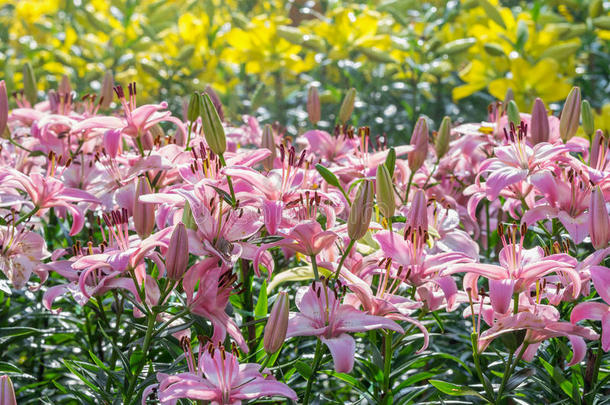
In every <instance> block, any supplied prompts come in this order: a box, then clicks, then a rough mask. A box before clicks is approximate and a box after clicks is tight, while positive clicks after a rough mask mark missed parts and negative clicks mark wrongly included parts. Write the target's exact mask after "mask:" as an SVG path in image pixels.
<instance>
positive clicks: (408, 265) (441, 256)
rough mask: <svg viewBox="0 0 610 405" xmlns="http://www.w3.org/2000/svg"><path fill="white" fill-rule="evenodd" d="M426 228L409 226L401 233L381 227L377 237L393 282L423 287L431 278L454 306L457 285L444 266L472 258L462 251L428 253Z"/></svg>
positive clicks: (449, 303)
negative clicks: (445, 272)
mask: <svg viewBox="0 0 610 405" xmlns="http://www.w3.org/2000/svg"><path fill="white" fill-rule="evenodd" d="M427 237H428V236H427V231H425V232H423V231H421V230H419V231H416V230H409V229H407V230H406V232H405V237H402V236H400V235H398V234H396V233H394V232H392V231H381V232H378V233H376V234H375V236H374V238H375V240H376V241H377V243H379V246H380V247H381V251H382V254H383V258H384V262H385V263H386V267H387V271H386V272H387V273H388V275H389V277H390V278H391V279H393V280H394V281H392V283H395V282H398V283H399V284H400V283H401V282H403V283H408V284H410V285H412V286H415V287H420V286H422V285H424V284H426V283H429V282H432V283H434V284H436V285H437V286H438V287H440V288H441V289H442V290H443V292H444V293H445V297H446V300H447V307H448V308H449V309H450V310H451V309H453V308H454V307H455V298H456V294H457V286H456V284H455V280H453V278H451V277H450V276H448V275H445V274H441V270H442V269H444V268H447V266H450V265H452V264H455V263H464V262H470V261H472V259H470V258H469V257H468V256H466V255H465V254H463V253H460V252H449V253H437V254H428V253H427V252H426V250H425V244H426V241H427Z"/></svg>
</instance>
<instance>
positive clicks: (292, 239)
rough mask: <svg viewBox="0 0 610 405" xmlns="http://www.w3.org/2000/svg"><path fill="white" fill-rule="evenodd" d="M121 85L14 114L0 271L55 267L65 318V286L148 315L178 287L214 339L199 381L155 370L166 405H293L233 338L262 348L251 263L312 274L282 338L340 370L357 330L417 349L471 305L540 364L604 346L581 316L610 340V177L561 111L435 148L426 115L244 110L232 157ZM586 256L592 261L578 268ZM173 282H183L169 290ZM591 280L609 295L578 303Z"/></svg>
mask: <svg viewBox="0 0 610 405" xmlns="http://www.w3.org/2000/svg"><path fill="white" fill-rule="evenodd" d="M115 91H116V95H117V97H118V101H119V105H120V107H121V109H119V110H117V111H112V112H110V111H104V112H101V111H99V109H98V104H96V103H95V100H94V98H93V97H86V98H84V100H83V101H82V102H78V103H76V102H73V100H72V97H71V96H70V94H57V93H51V94H50V97H49V99H48V101H45V102H41V103H39V104H37V105H35V106H30V105H29V104H28V103H27V102H26V101H24V100H23V99H19V108H16V109H13V110H12V111H10V113H9V114H8V115H7V119H6V122H7V124H6V125H7V127H8V129H7V130H6V131H7V132H8V136H4V137H2V139H1V151H0V166H1V170H0V179H1V181H0V206H1V207H2V208H1V209H2V211H3V214H4V217H3V218H4V219H3V221H2V225H1V226H0V270H2V272H3V273H4V274H5V276H6V277H7V278H8V279H9V280H10V282H11V283H12V285H13V286H14V287H15V288H23V287H24V286H26V283H27V282H28V280H29V279H30V276H31V274H32V273H33V272H35V273H36V274H37V275H38V276H39V278H40V282H41V283H40V284H42V283H44V282H45V280H46V279H47V278H48V275H49V273H51V272H55V273H56V274H57V275H58V276H59V278H61V279H63V280H65V281H64V282H63V283H62V284H55V285H52V286H49V287H48V288H47V287H44V288H46V293H45V296H44V305H45V306H46V307H47V308H48V309H49V310H54V311H59V310H60V308H61V302H58V303H56V301H57V300H58V299H59V298H60V297H62V298H63V299H64V300H65V299H70V297H71V298H72V299H73V300H75V301H76V302H77V303H78V304H80V305H84V304H86V303H87V302H88V300H90V299H91V298H92V297H95V296H102V295H104V294H105V293H106V292H108V291H110V290H117V289H118V290H122V291H124V292H125V294H129V295H130V296H132V297H133V299H134V301H135V303H136V304H139V305H142V306H144V307H152V306H155V305H162V304H163V303H164V302H166V301H167V300H169V299H171V294H175V295H180V296H183V297H184V298H183V299H184V302H185V303H186V305H187V307H188V310H189V311H190V313H191V314H196V315H199V316H201V317H203V318H205V319H207V320H208V321H209V322H210V324H211V325H212V327H213V333H212V336H210V337H209V340H210V343H206V344H205V345H204V344H203V343H201V345H200V348H199V352H198V353H197V354H196V357H197V361H195V360H194V357H195V354H193V353H192V351H191V348H190V343H189V344H188V345H185V350H186V353H187V354H186V357H187V363H188V367H189V369H188V372H185V373H181V374H176V375H171V376H170V375H167V374H163V373H159V374H158V381H159V384H158V385H156V386H155V387H154V391H155V392H156V395H157V397H158V398H159V399H160V400H161V401H162V403H168V404H173V403H176V401H177V399H179V398H191V399H196V400H210V401H215V402H214V403H236V402H239V401H240V400H246V399H253V398H257V397H260V396H273V395H277V396H284V397H287V398H291V399H294V400H296V394H295V392H294V391H293V390H291V389H290V388H288V387H287V386H285V385H284V384H283V383H280V382H278V381H276V380H275V379H274V378H273V377H272V376H271V373H270V371H269V370H268V369H260V370H259V368H258V365H253V364H241V365H240V364H239V363H238V356H237V355H236V354H234V353H231V351H225V349H224V348H223V346H222V345H223V344H224V345H226V344H227V341H228V340H231V341H233V342H234V343H235V344H236V345H237V346H238V347H239V349H240V350H241V351H242V352H244V353H245V352H247V351H248V350H249V346H248V342H247V341H246V339H245V338H244V336H243V335H242V330H241V329H240V325H241V324H243V323H244V320H243V319H241V317H240V316H238V315H235V316H230V315H229V314H228V313H227V310H226V308H227V305H228V303H229V299H230V297H231V295H233V294H238V293H239V291H238V289H237V288H236V284H237V282H238V279H239V277H240V275H239V274H238V273H237V272H236V270H235V269H237V268H238V267H239V266H250V265H251V266H252V270H253V272H254V273H255V274H256V276H257V277H259V278H260V279H261V281H262V279H263V278H264V277H267V278H269V279H272V278H273V277H275V276H276V275H277V274H281V273H282V272H287V273H290V272H291V271H292V270H294V269H295V268H302V267H305V268H306V269H307V271H306V272H305V273H306V277H304V278H305V279H313V278H314V277H315V278H316V280H314V281H313V282H311V284H309V285H306V286H302V287H301V288H300V289H298V291H297V292H296V294H295V295H294V296H293V297H292V302H294V303H295V304H296V308H297V309H298V312H294V313H291V314H290V319H289V321H288V322H287V324H286V325H287V326H286V327H287V332H286V334H285V336H286V338H291V337H295V336H316V337H319V339H320V340H321V342H322V343H324V344H325V345H326V346H327V347H328V348H329V349H330V353H331V355H332V357H333V360H334V367H335V369H336V371H337V372H350V371H351V370H352V368H353V366H354V359H355V353H356V341H355V340H354V337H353V336H352V335H351V334H353V333H359V332H366V331H370V330H373V329H382V330H385V331H387V332H384V333H389V331H393V332H396V333H399V334H402V333H405V330H407V328H406V326H409V328H408V330H409V331H411V330H413V328H411V326H413V327H415V328H417V329H418V330H419V331H420V332H421V333H422V335H421V338H422V339H423V345H422V346H421V349H420V351H423V350H425V349H426V347H427V345H428V339H429V337H428V332H427V330H426V326H425V324H424V323H422V322H421V320H420V319H418V318H417V317H415V316H414V314H426V313H429V312H433V311H439V310H444V311H453V310H455V309H456V308H458V307H459V306H460V305H461V304H464V308H465V309H464V316H465V317H467V318H472V322H473V328H474V331H475V333H476V334H477V335H478V349H479V350H480V351H483V350H484V349H485V348H486V347H487V346H488V345H489V344H490V343H491V342H492V341H493V340H494V339H495V338H497V337H499V336H501V335H504V334H509V333H514V332H516V331H524V332H525V333H524V334H523V336H522V337H521V339H520V341H519V342H518V343H519V345H520V347H521V349H520V350H521V351H522V353H521V355H522V356H523V358H524V359H526V360H528V359H532V358H533V357H534V355H535V353H536V351H537V349H538V347H539V346H540V344H541V343H542V342H544V341H545V340H547V339H550V338H554V337H559V336H565V337H567V338H568V339H569V340H570V342H571V344H572V347H573V351H574V355H573V357H572V359H571V361H570V364H576V363H578V362H580V361H581V360H582V359H583V357H584V354H585V348H586V342H585V340H592V339H597V338H598V335H597V334H596V333H595V332H594V331H593V330H592V329H590V328H587V327H584V326H580V325H577V324H576V322H578V321H580V320H582V319H586V318H588V319H594V320H601V321H602V325H603V328H604V332H603V348H604V350H608V349H610V277H609V276H608V274H610V269H608V268H605V267H603V266H601V265H600V263H602V261H603V260H604V259H605V257H606V256H607V254H608V253H610V250H609V248H608V242H609V240H610V220H609V218H608V211H607V205H608V201H610V169H609V168H608V153H607V152H608V141H607V136H606V137H605V136H604V134H602V133H601V131H598V132H597V133H596V134H595V136H594V138H593V139H592V141H591V142H589V141H587V140H586V139H584V138H574V137H572V138H570V139H569V140H568V141H567V142H565V143H564V141H562V139H565V137H564V136H563V134H561V133H560V125H559V119H558V118H556V117H553V116H547V115H546V113H545V114H544V115H543V118H542V119H544V120H546V121H545V122H543V123H541V122H539V120H540V119H541V118H540V114H538V115H536V118H535V119H534V117H532V116H530V115H527V114H522V115H521V117H520V122H518V123H517V122H511V121H510V120H509V119H508V117H507V116H506V115H504V114H499V113H495V112H494V113H493V114H492V115H491V116H490V120H489V121H490V122H486V123H482V124H464V125H460V126H458V127H456V128H453V129H451V131H449V132H448V133H447V134H443V133H439V134H435V140H436V144H434V143H432V142H431V140H432V137H431V136H430V134H429V131H428V126H427V123H426V121H425V120H424V119H421V120H420V121H419V122H418V125H417V126H416V128H415V131H414V134H413V136H412V142H411V145H406V146H398V147H396V148H392V149H389V148H388V147H387V146H386V145H385V143H384V142H383V138H376V137H375V136H372V135H370V133H369V131H368V129H367V128H360V129H357V130H356V129H354V128H352V127H350V126H347V125H340V126H337V128H336V130H335V131H334V133H332V134H331V133H328V132H325V131H322V130H318V129H312V130H309V131H307V132H305V133H303V134H301V135H299V136H298V137H296V138H294V139H292V140H291V139H290V138H289V137H287V136H284V135H283V133H282V130H281V129H280V128H278V127H274V128H272V127H266V128H264V129H261V128H260V127H259V123H258V121H257V120H256V119H255V118H253V117H245V119H244V121H245V123H244V124H243V125H242V126H241V127H238V128H235V127H231V126H230V125H229V124H227V123H223V131H224V133H226V150H224V151H222V152H221V153H215V152H214V150H213V149H216V148H217V146H215V144H212V143H211V142H210V136H214V134H211V133H209V132H210V131H209V130H208V129H207V127H206V120H205V117H204V118H199V117H197V118H195V119H193V120H192V121H188V120H187V119H186V117H184V120H182V119H180V118H178V117H175V116H173V115H172V114H171V113H170V112H169V111H168V110H167V104H166V103H161V104H158V105H144V106H140V107H137V106H136V86H135V84H131V85H130V86H129V87H128V95H127V96H126V95H125V94H124V90H123V89H122V88H121V87H120V86H117V87H115ZM206 97H207V96H206ZM0 101H1V100H0ZM215 108H218V107H215ZM537 108H540V106H539V105H538V107H537ZM160 124H162V126H161V125H160ZM532 128H535V130H536V132H535V133H533V131H532ZM204 130H206V131H208V133H204ZM3 131H5V129H4V128H3V127H2V126H0V133H2V132H3ZM223 136H224V134H223ZM187 143H188V144H187ZM316 165H321V166H322V168H321V169H316V167H317V166H316ZM318 167H319V166H318ZM386 173H387V174H386ZM383 176H389V178H390V180H391V181H390V183H389V184H390V187H389V190H388V189H387V187H386V186H384V185H382V183H381V180H380V179H383V178H384V177H383ZM363 180H375V184H376V192H375V195H376V198H375V201H369V203H370V204H360V203H358V204H357V201H356V199H357V198H361V196H362V198H365V196H366V195H367V194H366V193H360V194H358V189H359V185H360V184H365V183H363ZM352 207H358V209H360V210H362V212H361V213H360V212H356V213H355V214H352V213H351V211H352V209H351V208H352ZM50 209H53V213H54V214H53V215H54V216H55V217H53V218H54V219H53V220H59V221H60V222H61V225H62V226H63V227H64V228H65V229H66V238H67V240H70V241H71V242H69V243H71V245H70V246H69V247H67V248H59V249H56V250H54V251H52V252H49V251H48V250H47V246H46V244H45V241H44V239H43V236H41V232H42V230H43V229H44V227H45V224H47V223H48V222H49V221H51V217H50ZM366 211H372V216H371V215H367V212H366ZM365 218H367V219H368V218H372V219H370V223H364V224H363V226H364V230H365V231H367V232H366V235H365V236H364V237H357V240H356V239H354V237H353V235H351V234H350V231H348V228H349V227H348V222H349V221H359V220H360V221H366V219H365ZM67 224H70V225H69V226H68V225H67ZM68 229H69V230H68ZM496 231H497V236H498V238H499V240H500V241H501V246H498V249H497V250H496V251H495V252H494V251H493V249H494V246H491V245H490V240H491V237H492V234H495V232H496ZM531 233H537V234H541V235H546V240H545V245H543V246H533V245H532V246H530V247H526V241H528V240H531V238H530V239H528V235H531ZM98 234H99V235H101V239H99V240H98V239H96V238H94V237H93V235H98ZM90 236H91V239H89V237H90ZM70 237H71V238H72V239H68V238H70ZM176 249H182V250H183V251H184V252H187V253H185V254H186V258H184V257H179V256H180V255H179V254H178V253H175V252H176V251H177V250H176ZM576 249H580V250H579V251H578V252H582V251H589V252H590V253H591V254H590V255H589V256H588V257H586V258H585V259H584V260H580V261H579V260H577V259H576V258H575V257H576V252H577V250H576ZM482 250H485V251H486V252H487V253H486V255H483V254H482V253H483V252H482ZM189 255H190V256H189ZM183 256H184V255H183ZM189 257H190V259H189ZM482 258H484V260H483V261H488V259H490V258H496V260H494V261H495V262H496V263H495V264H493V263H489V262H482V261H481V260H482ZM278 263H281V266H278ZM152 268H155V271H154V272H153V271H152ZM320 274H322V276H320ZM461 275H463V277H462V276H461ZM481 278H482V279H484V280H481ZM162 279H168V280H171V281H172V282H173V284H172V285H174V286H175V285H178V281H181V288H178V287H176V288H175V289H174V290H173V291H172V292H171V294H165V293H164V291H162V290H163V289H162V288H161V287H160V284H159V282H160V280H162ZM301 279H303V277H302V278H301ZM241 281H242V282H243V279H242V280H241ZM591 284H593V285H594V286H595V290H596V291H597V292H598V294H599V296H600V297H601V298H602V299H603V300H604V301H605V303H602V302H601V301H599V300H597V299H594V300H592V301H589V302H583V301H584V298H585V297H588V296H589V295H590V293H591ZM164 285H165V284H164ZM30 286H31V288H38V287H39V286H40V285H35V284H34V283H31V285H30ZM460 286H463V288H460ZM164 300H165V301H164ZM564 301H576V302H580V303H578V304H577V305H576V307H575V308H574V310H573V311H572V313H571V319H561V316H560V312H559V311H558V310H557V308H556V307H557V306H558V304H559V303H561V302H564ZM135 312H137V311H135ZM169 318H170V316H169V315H168V314H165V313H161V314H159V321H163V320H165V321H166V320H167V319H169ZM481 319H482V320H483V321H484V322H481ZM482 323H484V324H487V325H488V327H486V328H484V326H482ZM182 335H183V336H189V335H190V334H189V331H188V330H187V331H184V332H183V333H182ZM183 339H184V338H183ZM148 392H149V393H150V392H153V389H152V388H151V389H150V390H148ZM145 400H146V395H145V396H144V401H145Z"/></svg>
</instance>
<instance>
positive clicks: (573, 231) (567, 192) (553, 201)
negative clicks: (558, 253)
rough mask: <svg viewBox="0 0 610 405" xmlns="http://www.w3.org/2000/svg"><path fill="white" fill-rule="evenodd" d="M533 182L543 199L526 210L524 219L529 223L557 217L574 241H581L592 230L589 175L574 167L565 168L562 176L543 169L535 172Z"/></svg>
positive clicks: (522, 220) (525, 222)
mask: <svg viewBox="0 0 610 405" xmlns="http://www.w3.org/2000/svg"><path fill="white" fill-rule="evenodd" d="M530 181H531V183H532V184H533V185H534V186H535V187H536V189H537V190H538V191H539V192H540V193H542V194H543V195H544V199H543V200H541V201H538V202H537V203H536V205H535V206H534V207H532V208H531V209H529V210H528V211H526V212H525V214H524V215H523V217H522V219H521V222H522V223H524V224H527V225H530V224H534V223H536V222H537V221H539V220H542V219H552V218H557V219H559V221H560V222H561V223H562V224H563V226H564V227H565V228H566V230H567V231H568V233H569V234H570V236H571V237H572V239H573V241H574V243H575V244H579V243H581V242H582V241H583V240H584V239H585V237H586V236H587V235H588V233H589V229H588V225H589V223H588V220H589V212H588V211H587V209H588V208H589V201H590V199H591V186H590V183H589V179H588V178H587V176H586V174H585V173H584V172H582V171H575V170H573V169H569V170H564V171H562V172H561V174H560V175H559V176H556V175H554V174H553V173H551V172H540V173H536V174H534V175H532V176H531V179H530Z"/></svg>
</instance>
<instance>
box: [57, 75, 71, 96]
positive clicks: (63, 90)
mask: <svg viewBox="0 0 610 405" xmlns="http://www.w3.org/2000/svg"><path fill="white" fill-rule="evenodd" d="M57 90H58V91H59V94H70V93H72V86H71V85H70V79H68V76H67V75H63V76H62V77H61V82H60V83H59V88H58V89H57Z"/></svg>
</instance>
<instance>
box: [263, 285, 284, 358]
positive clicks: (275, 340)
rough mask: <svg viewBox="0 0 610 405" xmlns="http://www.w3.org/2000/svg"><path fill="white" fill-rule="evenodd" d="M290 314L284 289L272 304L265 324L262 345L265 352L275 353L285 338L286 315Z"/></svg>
mask: <svg viewBox="0 0 610 405" xmlns="http://www.w3.org/2000/svg"><path fill="white" fill-rule="evenodd" d="M289 315H290V302H289V300H288V294H287V293H286V292H284V291H282V292H280V293H279V294H278V296H277V299H276V300H275V303H274V304H273V308H272V309H271V314H270V315H269V319H268V320H267V324H266V325H265V334H264V335H263V347H264V348H265V351H266V352H267V354H273V353H276V352H277V351H278V350H280V348H281V347H282V345H283V344H284V341H285V340H286V331H287V330H288V317H289Z"/></svg>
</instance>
